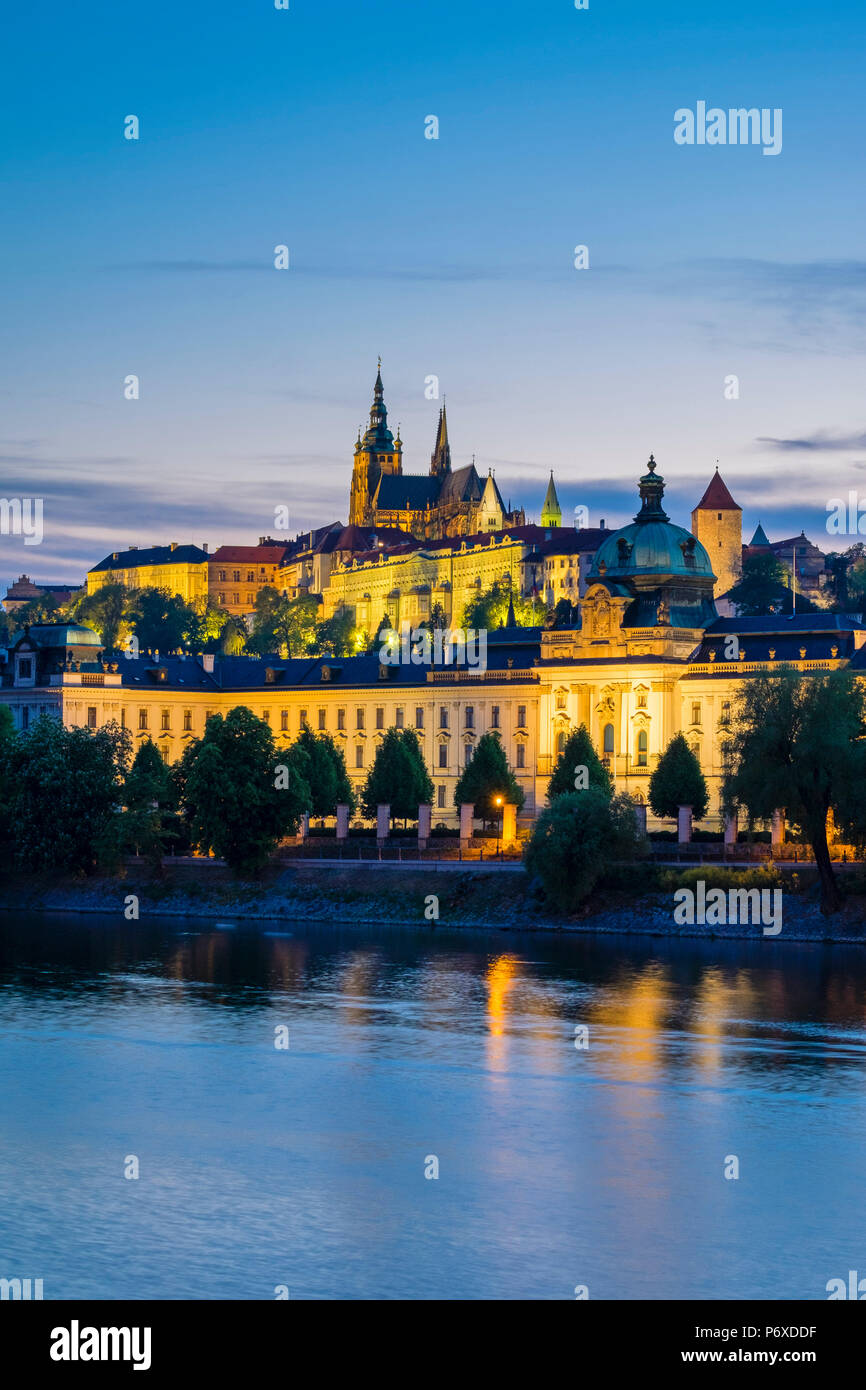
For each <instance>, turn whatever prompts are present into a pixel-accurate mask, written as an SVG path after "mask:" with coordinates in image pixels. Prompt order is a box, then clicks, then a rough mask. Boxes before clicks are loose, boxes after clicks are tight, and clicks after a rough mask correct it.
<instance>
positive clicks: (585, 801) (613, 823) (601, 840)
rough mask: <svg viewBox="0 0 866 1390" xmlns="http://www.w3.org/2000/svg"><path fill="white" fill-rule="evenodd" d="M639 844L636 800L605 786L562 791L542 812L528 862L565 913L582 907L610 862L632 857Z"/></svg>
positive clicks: (534, 833) (529, 845) (549, 896)
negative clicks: (604, 788)
mask: <svg viewBox="0 0 866 1390" xmlns="http://www.w3.org/2000/svg"><path fill="white" fill-rule="evenodd" d="M637 843H638V831H637V818H636V816H635V812H634V803H633V802H632V800H631V798H630V797H628V796H624V795H617V796H613V797H611V796H609V795H608V794H607V793H606V792H605V791H604V790H603V789H602V788H601V787H597V786H590V787H587V788H586V790H585V791H579V792H575V791H572V792H564V793H563V794H562V795H560V796H557V797H555V798H554V800H553V801H552V802H551V804H550V805H549V806H547V807H546V808H545V809H544V810H543V811H542V812H541V815H540V816H539V817H538V820H537V821H536V822H535V825H534V827H533V831H532V835H531V837H530V840H529V844H528V845H527V846H526V851H525V854H524V864H525V866H526V869H527V871H528V872H529V873H530V874H531V875H535V876H537V877H538V879H539V880H540V882H541V885H542V887H543V889H544V892H545V894H546V896H547V897H548V898H549V899H550V901H551V903H552V904H553V905H554V907H556V908H557V909H558V910H559V911H561V912H567V911H570V910H573V909H574V908H576V907H578V906H579V904H580V903H581V902H583V900H584V899H585V898H587V897H588V896H589V894H590V893H591V892H592V890H593V888H594V887H595V885H596V884H597V883H598V880H599V879H600V878H601V876H602V874H603V873H605V871H606V870H608V869H609V868H610V866H611V864H613V863H615V862H617V861H618V860H622V859H630V858H633V857H634V854H635V852H636V848H637Z"/></svg>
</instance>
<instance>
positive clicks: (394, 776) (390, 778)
mask: <svg viewBox="0 0 866 1390" xmlns="http://www.w3.org/2000/svg"><path fill="white" fill-rule="evenodd" d="M432 800H433V783H432V781H431V778H430V774H429V772H428V771H427V764H426V763H425V762H424V754H423V752H422V750H421V745H420V743H419V742H418V735H417V734H416V733H415V730H414V729H388V731H387V732H386V734H385V737H384V738H383V739H382V742H381V743H380V744H379V747H378V748H377V749H376V756H375V758H374V760H373V766H372V767H371V768H370V771H369V773H368V774H367V780H366V783H365V784H364V790H363V792H362V793H361V808H362V810H363V812H364V815H365V816H366V817H367V819H368V820H372V819H373V818H374V817H375V815H376V807H377V806H380V805H387V806H390V807H391V819H392V820H416V819H417V817H418V807H419V806H422V805H426V804H427V803H428V802H431V801H432Z"/></svg>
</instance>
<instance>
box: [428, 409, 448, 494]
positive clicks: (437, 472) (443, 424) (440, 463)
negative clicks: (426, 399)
mask: <svg viewBox="0 0 866 1390" xmlns="http://www.w3.org/2000/svg"><path fill="white" fill-rule="evenodd" d="M450 472H451V445H450V444H449V443H448V420H447V418H446V415H445V404H444V402H443V404H442V408H441V409H440V411H439V427H438V429H437V430H436V447H435V448H434V450H433V453H432V454H431V455H430V473H431V476H432V477H434V478H444V477H445V474H446V473H450Z"/></svg>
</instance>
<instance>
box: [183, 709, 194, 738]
mask: <svg viewBox="0 0 866 1390" xmlns="http://www.w3.org/2000/svg"><path fill="white" fill-rule="evenodd" d="M183 731H184V733H185V734H191V733H192V710H191V709H185V710H184V712H183Z"/></svg>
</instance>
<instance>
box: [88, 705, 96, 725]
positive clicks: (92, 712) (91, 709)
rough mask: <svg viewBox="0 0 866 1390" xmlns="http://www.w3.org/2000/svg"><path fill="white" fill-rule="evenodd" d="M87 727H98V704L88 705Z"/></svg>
mask: <svg viewBox="0 0 866 1390" xmlns="http://www.w3.org/2000/svg"><path fill="white" fill-rule="evenodd" d="M87 727H88V729H95V728H96V706H95V705H88V706H87Z"/></svg>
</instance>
